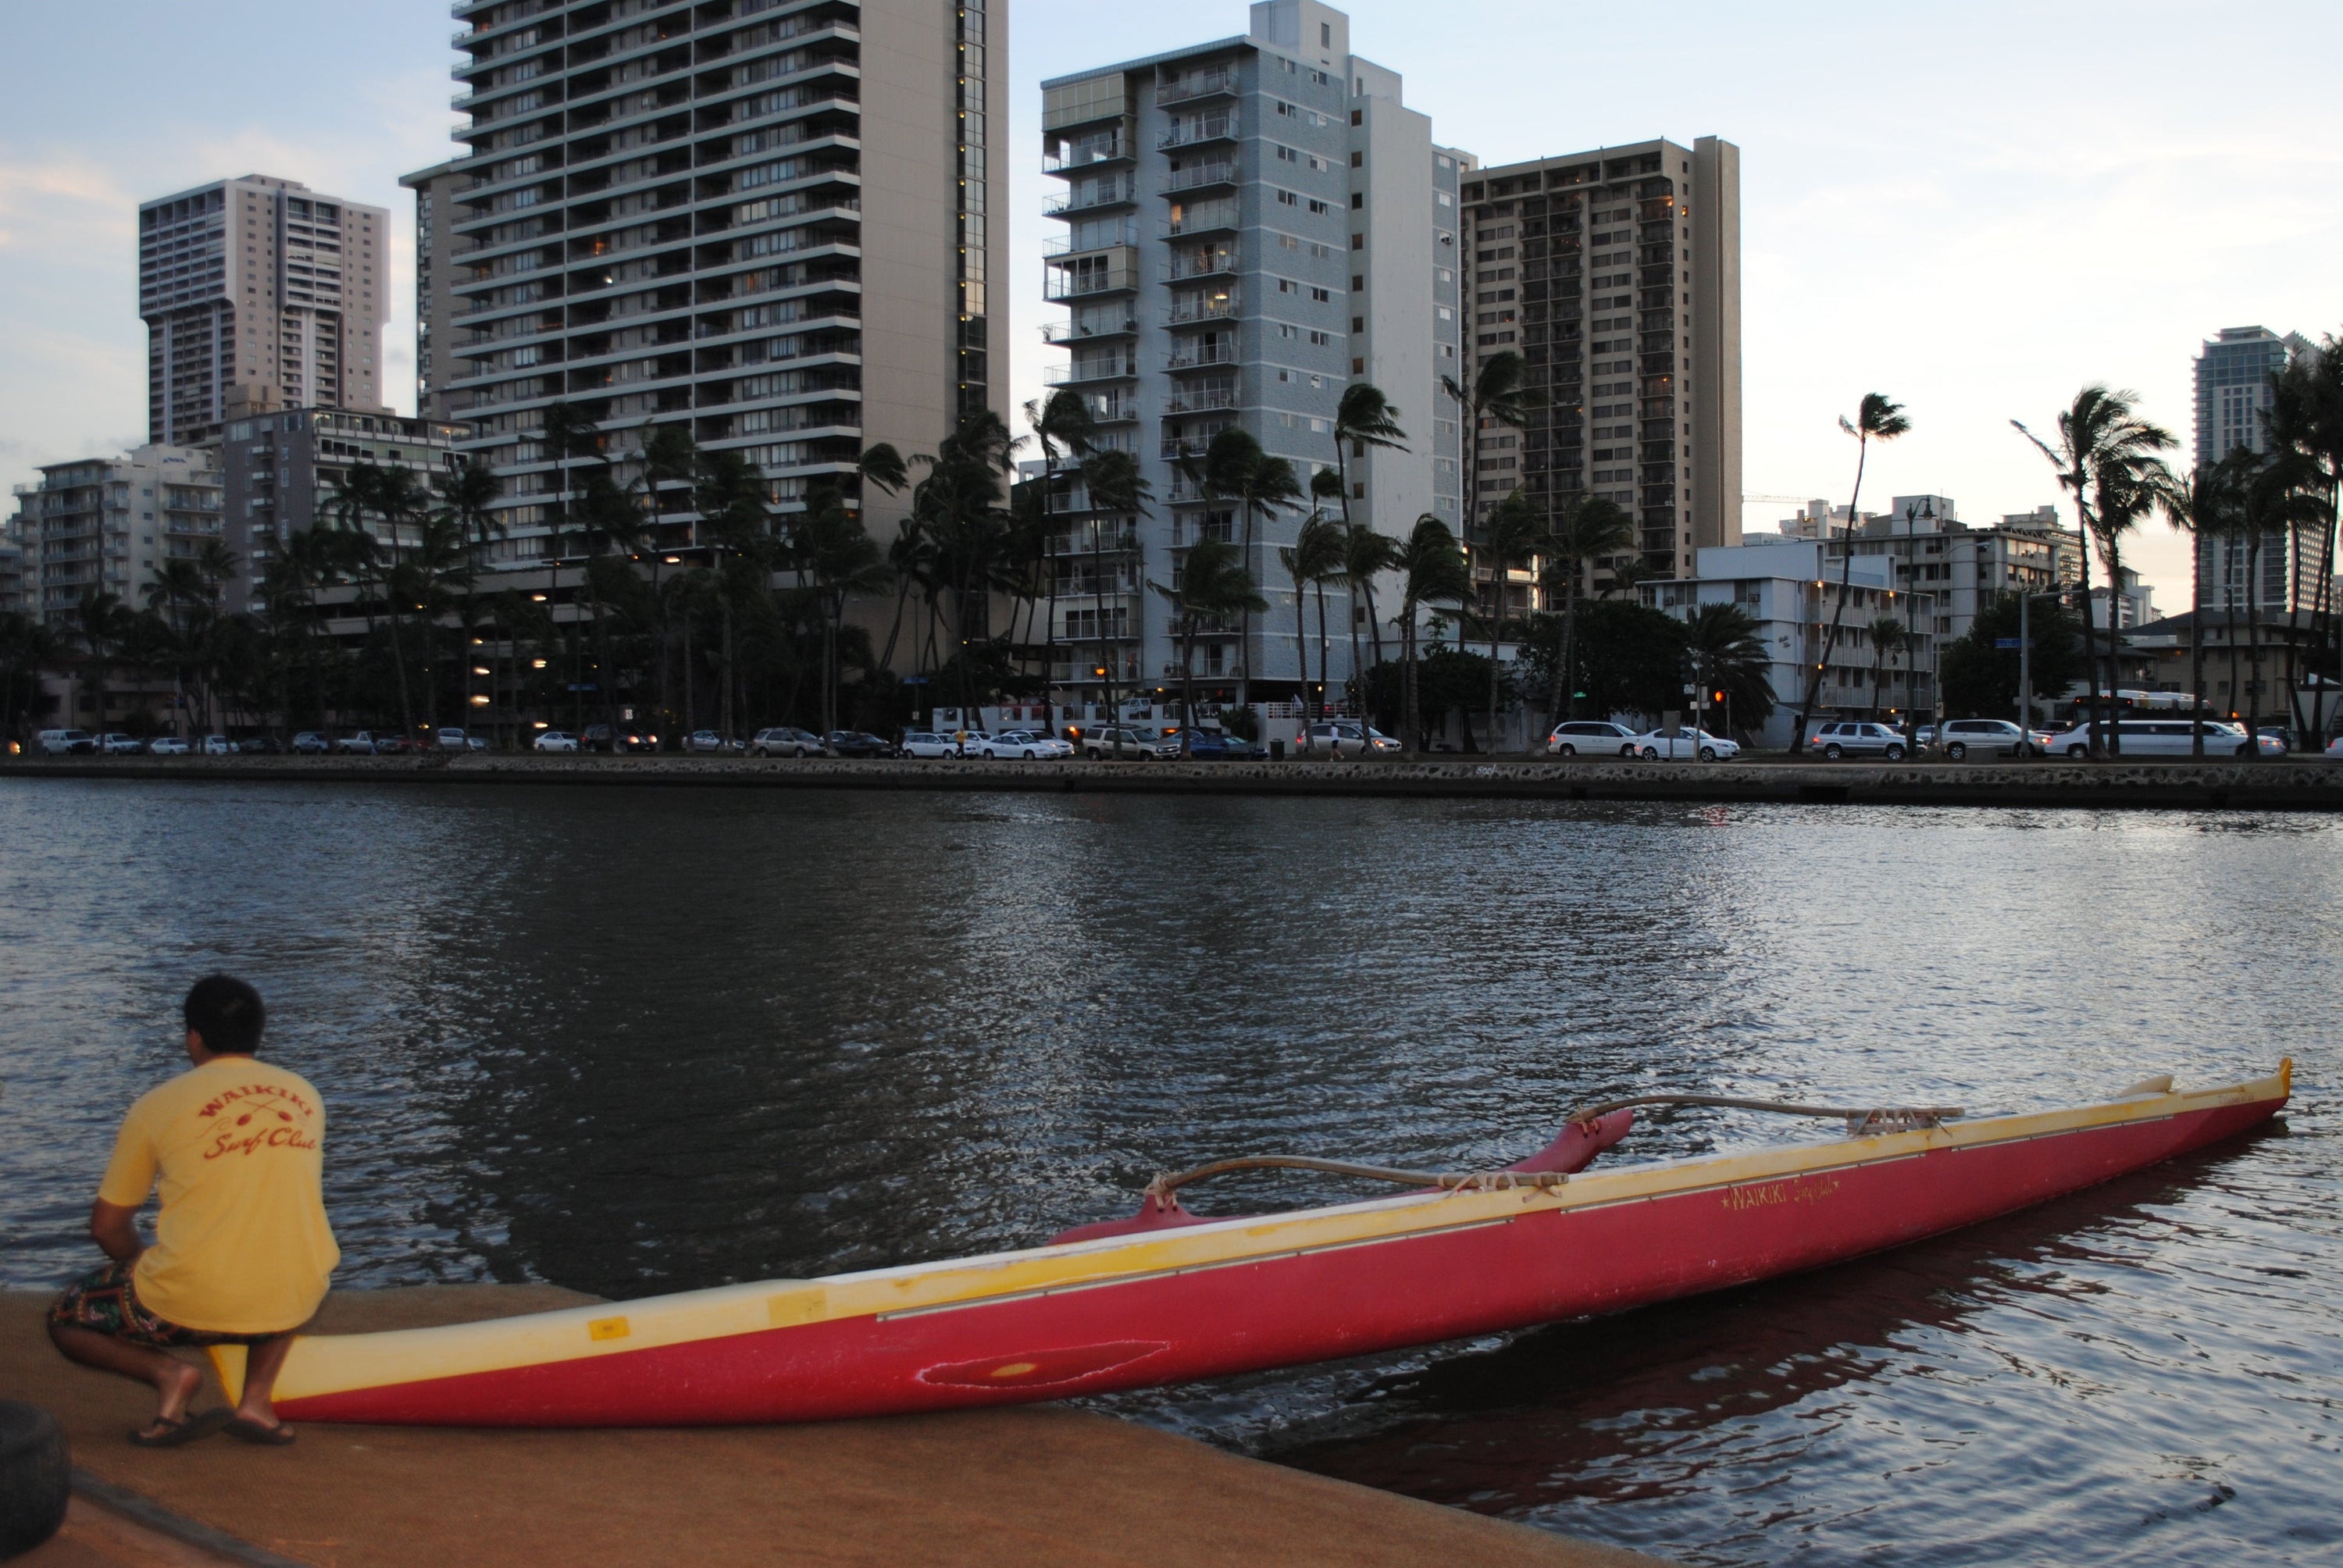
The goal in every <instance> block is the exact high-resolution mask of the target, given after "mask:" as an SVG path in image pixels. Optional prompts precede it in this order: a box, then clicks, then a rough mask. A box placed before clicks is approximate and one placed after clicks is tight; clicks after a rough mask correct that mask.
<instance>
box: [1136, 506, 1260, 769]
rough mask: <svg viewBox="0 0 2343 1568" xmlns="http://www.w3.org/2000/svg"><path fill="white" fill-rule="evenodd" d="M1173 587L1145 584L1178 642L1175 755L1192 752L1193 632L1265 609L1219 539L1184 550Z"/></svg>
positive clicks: (1234, 555)
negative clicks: (1171, 618)
mask: <svg viewBox="0 0 2343 1568" xmlns="http://www.w3.org/2000/svg"><path fill="white" fill-rule="evenodd" d="M1179 578H1180V580H1179V583H1178V586H1176V587H1173V588H1166V587H1164V586H1163V585H1162V584H1161V583H1159V582H1154V581H1150V582H1149V583H1148V585H1147V586H1148V587H1149V588H1152V589H1154V590H1155V592H1156V593H1157V594H1159V595H1161V597H1162V599H1163V601H1164V603H1165V604H1167V605H1169V606H1170V607H1171V608H1172V613H1173V614H1174V615H1175V616H1176V617H1177V618H1178V632H1179V638H1180V755H1181V756H1182V757H1183V758H1184V757H1186V756H1188V755H1189V753H1190V751H1191V750H1192V739H1193V738H1194V736H1195V733H1196V634H1197V632H1199V631H1200V630H1202V628H1203V627H1204V626H1205V624H1206V623H1207V622H1211V623H1213V624H1218V623H1221V622H1223V621H1225V620H1227V618H1229V617H1231V616H1232V615H1234V616H1250V615H1252V614H1255V613H1257V612H1258V611H1261V610H1265V609H1267V608H1269V601H1268V600H1267V599H1265V598H1262V597H1261V588H1260V586H1259V585H1258V584H1256V583H1255V582H1254V581H1253V576H1252V573H1251V572H1249V571H1247V570H1245V568H1244V562H1243V560H1242V558H1240V557H1239V556H1238V554H1237V550H1236V547H1235V546H1233V545H1230V544H1225V543H1223V542H1222V541H1221V540H1219V539H1198V540H1197V541H1196V542H1195V543H1194V544H1192V545H1191V546H1190V547H1188V554H1187V558H1186V559H1184V560H1183V561H1182V562H1181V564H1180V568H1179Z"/></svg>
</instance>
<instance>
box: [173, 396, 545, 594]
mask: <svg viewBox="0 0 2343 1568" xmlns="http://www.w3.org/2000/svg"><path fill="white" fill-rule="evenodd" d="M464 429H465V427H463V426H461V425H456V424H446V423H442V422H440V421H437V420H432V419H410V418H407V417H404V416H401V415H397V414H358V413H351V412H347V411H346V410H343V409H337V408H287V409H282V410H279V411H277V412H274V413H254V414H250V415H248V416H247V417H241V418H232V419H230V420H229V421H228V422H227V424H226V427H224V428H223V430H222V431H221V435H220V441H219V447H218V455H219V467H220V483H221V487H222V493H223V497H224V505H225V511H226V520H227V527H226V539H227V543H228V548H230V549H232V550H234V551H235V552H236V555H237V557H238V558H239V560H240V562H241V563H242V570H241V571H240V572H239V573H238V574H237V578H236V582H235V584H234V586H233V588H232V590H231V592H230V594H229V596H228V600H227V608H230V609H236V610H240V609H246V608H251V588H250V585H251V584H253V583H255V582H256V581H258V580H259V579H260V578H261V577H262V576H264V575H265V574H266V571H267V569H268V563H269V562H270V561H271V560H272V559H274V558H275V557H276V555H277V551H279V550H280V549H282V548H284V543H285V541H286V540H287V539H289V538H292V537H293V536H294V535H295V534H297V533H301V532H304V531H305V530H307V529H309V528H316V527H317V526H318V525H319V524H321V523H323V524H325V525H327V526H328V527H339V526H344V522H345V520H344V519H343V518H341V517H340V516H338V515H337V500H338V498H339V496H340V494H341V491H342V487H343V485H344V484H345V483H346V482H347V479H348V478H349V475H350V470H351V469H352V468H354V467H357V466H358V465H360V464H362V463H367V464H372V465H374V466H375V467H384V468H405V469H407V470H408V471H410V472H412V473H413V474H414V475H415V476H416V477H417V482H418V483H419V484H421V485H423V486H425V487H428V485H429V483H430V480H431V477H432V476H433V475H435V474H437V473H439V472H440V471H442V470H443V469H444V468H445V467H447V463H448V461H449V460H450V459H451V458H452V457H454V456H455V452H456V443H457V441H458V439H459V438H461V437H462V436H463V433H464ZM364 526H365V528H367V532H369V533H371V534H373V535H375V536H376V537H377V538H378V539H379V540H380V541H381V542H382V543H383V544H385V545H395V544H397V543H398V542H400V541H398V540H394V539H392V538H390V537H389V532H388V530H387V528H386V527H385V525H384V524H383V521H382V519H381V518H379V517H374V516H368V517H367V518H364ZM407 542H412V541H411V540H408V541H407ZM504 544H505V542H504V541H497V542H495V543H492V544H491V545H490V546H489V547H488V551H487V557H488V559H489V560H490V561H492V562H493V561H495V560H496V559H497V558H498V556H499V553H500V552H499V548H498V546H499V545H504ZM509 548H510V547H509V546H508V545H506V547H505V550H504V552H503V553H505V554H508V553H509Z"/></svg>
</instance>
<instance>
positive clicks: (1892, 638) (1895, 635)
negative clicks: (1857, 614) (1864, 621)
mask: <svg viewBox="0 0 2343 1568" xmlns="http://www.w3.org/2000/svg"><path fill="white" fill-rule="evenodd" d="M1869 630H1870V633H1871V717H1872V718H1874V719H1876V718H1878V717H1879V693H1880V690H1881V689H1882V688H1883V687H1884V686H1885V685H1886V681H1885V679H1884V678H1883V671H1882V669H1881V665H1880V661H1881V660H1883V659H1891V658H1895V657H1896V655H1897V654H1898V653H1900V652H1902V651H1903V650H1904V648H1905V647H1906V645H1907V644H1908V643H1909V642H1910V640H1911V638H1910V635H1909V634H1908V633H1907V632H1906V630H1905V629H1904V623H1903V622H1902V621H1900V620H1898V619H1896V618H1895V617H1894V616H1892V615H1883V616H1877V617H1875V618H1873V620H1872V622H1871V626H1870V628H1869ZM1906 695H1908V693H1907V694H1906Z"/></svg>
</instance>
